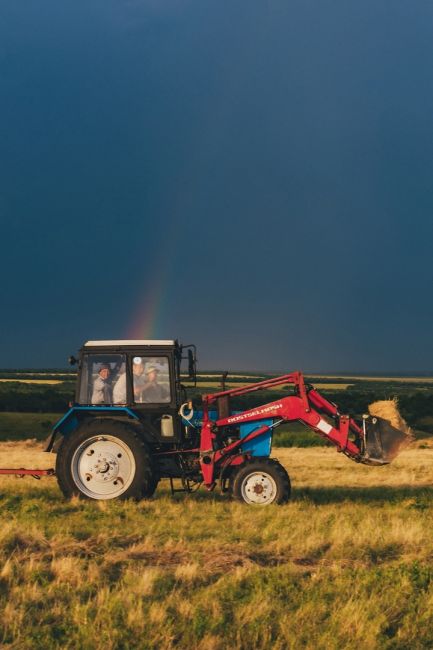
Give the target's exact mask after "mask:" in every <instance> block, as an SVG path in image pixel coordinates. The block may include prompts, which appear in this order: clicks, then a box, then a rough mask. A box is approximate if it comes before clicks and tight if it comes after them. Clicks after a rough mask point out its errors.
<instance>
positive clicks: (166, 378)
mask: <svg viewBox="0 0 433 650" xmlns="http://www.w3.org/2000/svg"><path fill="white" fill-rule="evenodd" d="M132 378H133V389H134V401H135V402H136V403H138V404H163V403H167V402H170V401H171V395H170V375H169V365H168V357H138V356H137V357H134V358H133V359H132Z"/></svg>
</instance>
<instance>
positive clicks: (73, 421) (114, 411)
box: [44, 406, 139, 451]
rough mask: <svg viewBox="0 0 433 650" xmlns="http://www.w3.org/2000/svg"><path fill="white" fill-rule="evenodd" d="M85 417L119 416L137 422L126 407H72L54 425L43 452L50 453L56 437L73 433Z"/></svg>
mask: <svg viewBox="0 0 433 650" xmlns="http://www.w3.org/2000/svg"><path fill="white" fill-rule="evenodd" d="M86 415H116V416H119V415H120V416H123V417H127V418H129V419H133V420H136V421H137V420H138V421H139V418H138V417H137V415H136V414H135V413H134V411H131V409H129V408H127V407H126V406H72V407H71V408H70V409H69V411H67V413H65V415H64V416H63V417H61V418H60V420H58V421H57V422H56V424H55V425H54V427H53V430H52V432H51V434H50V436H49V438H48V439H47V442H46V446H45V449H44V451H52V450H53V447H54V443H55V441H56V438H57V436H58V435H60V436H67V435H69V434H71V433H73V432H74V431H75V430H76V429H77V428H78V426H79V425H80V422H81V421H82V420H83V416H86Z"/></svg>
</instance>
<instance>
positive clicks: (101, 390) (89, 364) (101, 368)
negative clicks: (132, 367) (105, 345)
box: [80, 354, 126, 405]
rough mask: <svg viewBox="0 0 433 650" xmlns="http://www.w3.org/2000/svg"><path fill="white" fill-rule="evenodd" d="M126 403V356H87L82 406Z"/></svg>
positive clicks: (83, 366)
mask: <svg viewBox="0 0 433 650" xmlns="http://www.w3.org/2000/svg"><path fill="white" fill-rule="evenodd" d="M125 403H126V357H125V355H124V354H110V355H106V354H88V355H86V356H85V357H84V359H83V365H82V369H81V386H80V404H95V405H98V404H125Z"/></svg>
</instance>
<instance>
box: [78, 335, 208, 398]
mask: <svg viewBox="0 0 433 650" xmlns="http://www.w3.org/2000/svg"><path fill="white" fill-rule="evenodd" d="M185 350H187V352H188V355H187V356H186V357H185V356H184V351H185ZM184 358H187V359H188V371H189V378H190V379H193V380H195V373H196V370H195V346H181V345H179V343H178V342H177V341H175V340H168V341H155V340H137V341H134V340H121V341H87V343H85V344H84V345H83V347H82V348H81V350H80V359H79V366H78V368H79V372H78V382H77V392H76V404H77V405H80V406H120V405H121V406H130V407H133V408H134V409H140V410H152V409H160V408H161V407H163V406H170V407H172V408H179V406H180V405H181V403H182V402H183V401H185V389H184V387H183V386H182V384H181V379H180V374H181V364H182V359H184ZM72 361H75V359H73V360H72Z"/></svg>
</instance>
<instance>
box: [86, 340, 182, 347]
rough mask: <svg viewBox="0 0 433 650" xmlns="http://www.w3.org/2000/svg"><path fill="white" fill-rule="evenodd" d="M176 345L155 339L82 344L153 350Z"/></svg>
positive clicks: (169, 341)
mask: <svg viewBox="0 0 433 650" xmlns="http://www.w3.org/2000/svg"><path fill="white" fill-rule="evenodd" d="M176 344H177V341H175V340H173V339H171V340H167V341H158V340H155V339H119V340H113V341H87V342H86V343H85V344H84V347H85V348H93V347H94V348H101V347H113V346H121V345H132V346H136V347H143V346H146V347H149V346H152V347H155V348H160V347H163V346H167V345H172V346H175V345H176Z"/></svg>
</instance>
